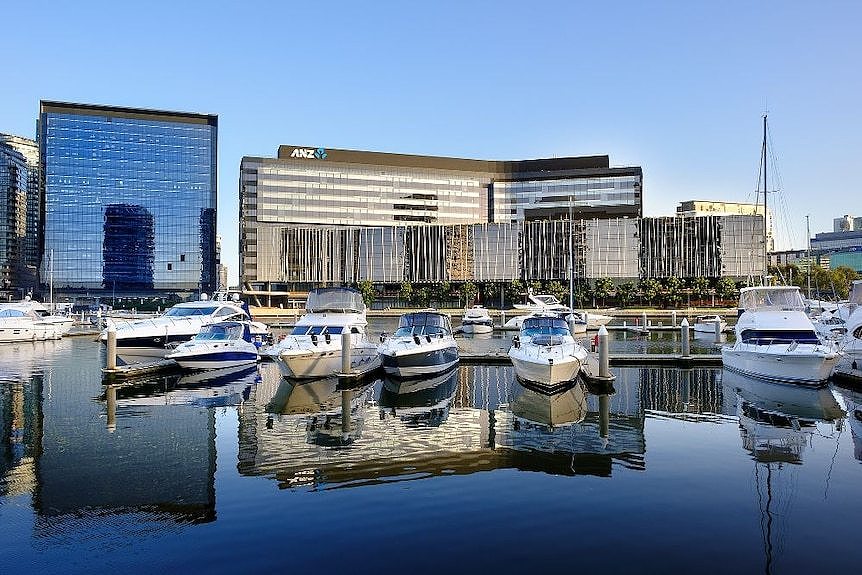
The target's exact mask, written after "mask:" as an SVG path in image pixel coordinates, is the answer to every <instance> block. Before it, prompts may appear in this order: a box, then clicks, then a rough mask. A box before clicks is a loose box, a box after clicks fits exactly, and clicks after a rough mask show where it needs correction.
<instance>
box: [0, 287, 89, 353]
mask: <svg viewBox="0 0 862 575" xmlns="http://www.w3.org/2000/svg"><path fill="white" fill-rule="evenodd" d="M71 328H72V318H69V317H65V316H59V315H51V313H50V312H49V311H48V309H47V308H45V306H44V305H42V304H40V303H39V302H35V301H32V300H31V299H30V296H27V297H26V298H24V300H23V301H20V302H16V303H7V304H2V305H0V343H7V342H16V341H44V340H49V339H60V338H61V337H63V336H64V335H65V334H66V333H68V332H69V330H70V329H71Z"/></svg>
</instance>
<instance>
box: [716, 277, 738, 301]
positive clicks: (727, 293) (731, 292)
mask: <svg viewBox="0 0 862 575" xmlns="http://www.w3.org/2000/svg"><path fill="white" fill-rule="evenodd" d="M715 291H716V292H717V293H718V297H720V298H721V299H725V300H727V299H736V296H737V295H739V290H737V289H736V282H734V281H733V278H728V277H724V278H720V279H719V280H718V282H717V283H716V284H715Z"/></svg>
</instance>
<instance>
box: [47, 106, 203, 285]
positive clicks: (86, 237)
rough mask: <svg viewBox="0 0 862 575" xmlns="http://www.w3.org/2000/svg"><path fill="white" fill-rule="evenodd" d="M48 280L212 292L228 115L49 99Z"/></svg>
mask: <svg viewBox="0 0 862 575" xmlns="http://www.w3.org/2000/svg"><path fill="white" fill-rule="evenodd" d="M38 136H39V152H40V157H41V160H42V170H43V198H44V213H45V218H44V252H43V256H42V259H41V277H42V282H43V284H44V283H47V282H48V281H50V278H49V277H48V276H49V270H51V269H52V270H53V283H54V286H55V288H56V289H60V290H67V291H76V290H87V291H94V290H95V291H99V290H103V291H107V292H114V293H141V294H146V293H151V292H168V291H171V292H182V291H196V290H201V291H212V290H213V289H214V288H215V286H216V282H217V264H216V245H215V243H216V241H215V240H216V196H217V159H216V158H217V142H218V117H217V116H215V115H203V114H189V113H182V112H168V111H158V110H144V109H137V108H122V107H113V106H97V105H87V104H70V103H62V102H49V101H42V102H41V103H40V114H39V128H38Z"/></svg>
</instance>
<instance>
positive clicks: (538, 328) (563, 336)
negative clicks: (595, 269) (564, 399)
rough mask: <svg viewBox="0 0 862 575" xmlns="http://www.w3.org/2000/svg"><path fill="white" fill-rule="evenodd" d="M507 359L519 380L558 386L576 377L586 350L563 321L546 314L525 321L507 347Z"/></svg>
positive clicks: (585, 355) (583, 360)
mask: <svg viewBox="0 0 862 575" xmlns="http://www.w3.org/2000/svg"><path fill="white" fill-rule="evenodd" d="M509 358H510V359H511V360H512V365H514V366H515V373H516V374H517V376H518V377H519V378H521V379H522V380H524V381H527V382H531V383H536V384H540V385H543V386H557V385H560V384H563V383H565V382H568V381H571V380H573V379H575V377H577V375H578V372H579V371H580V370H581V366H582V365H583V364H584V363H585V362H586V360H587V350H585V349H584V348H583V347H582V346H581V345H580V344H578V343H577V342H576V341H575V338H574V337H573V336H572V333H571V332H570V331H569V327H568V325H567V324H566V322H565V321H563V320H562V319H560V318H559V317H557V316H555V315H553V314H549V315H546V316H533V317H529V318H527V319H525V320H524V324H523V325H522V326H521V331H520V333H519V335H517V336H515V338H514V340H513V341H512V347H511V348H509Z"/></svg>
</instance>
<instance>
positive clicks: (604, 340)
mask: <svg viewBox="0 0 862 575" xmlns="http://www.w3.org/2000/svg"><path fill="white" fill-rule="evenodd" d="M609 347H610V346H609V343H608V329H607V328H606V327H605V326H602V327H600V328H599V377H603V378H609V377H610V376H611V367H610V365H611V363H610V353H609V351H608V350H609Z"/></svg>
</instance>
